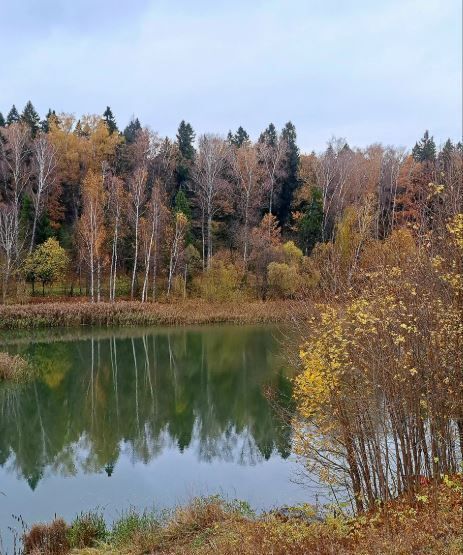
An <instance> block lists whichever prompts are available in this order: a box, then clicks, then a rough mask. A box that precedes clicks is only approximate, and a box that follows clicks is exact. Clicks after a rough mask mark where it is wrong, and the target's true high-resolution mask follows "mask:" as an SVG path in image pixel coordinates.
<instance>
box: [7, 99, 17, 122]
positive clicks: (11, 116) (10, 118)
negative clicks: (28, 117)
mask: <svg viewBox="0 0 463 555" xmlns="http://www.w3.org/2000/svg"><path fill="white" fill-rule="evenodd" d="M19 120H20V117H19V112H18V110H16V106H15V105H14V104H13V106H12V108H11V110H10V111H9V112H8V115H7V116H6V124H7V125H11V124H12V123H17V122H18V121H19Z"/></svg>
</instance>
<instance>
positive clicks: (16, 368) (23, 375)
mask: <svg viewBox="0 0 463 555" xmlns="http://www.w3.org/2000/svg"><path fill="white" fill-rule="evenodd" d="M30 376H31V368H30V365H29V364H28V362H27V360H25V359H24V358H23V357H21V356H19V355H10V354H9V353H2V352H0V382H2V381H12V382H22V381H27V379H28V378H29V377H30Z"/></svg>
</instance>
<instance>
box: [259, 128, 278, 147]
mask: <svg viewBox="0 0 463 555" xmlns="http://www.w3.org/2000/svg"><path fill="white" fill-rule="evenodd" d="M277 140H278V134H277V130H276V127H275V126H274V125H273V123H271V124H270V125H269V126H268V127H267V129H265V131H263V132H262V133H261V134H260V137H259V142H260V143H263V142H266V143H267V144H269V145H270V146H275V145H276V144H277Z"/></svg>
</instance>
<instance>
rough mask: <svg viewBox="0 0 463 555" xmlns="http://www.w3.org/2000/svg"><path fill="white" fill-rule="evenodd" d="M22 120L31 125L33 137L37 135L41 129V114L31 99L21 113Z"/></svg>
mask: <svg viewBox="0 0 463 555" xmlns="http://www.w3.org/2000/svg"><path fill="white" fill-rule="evenodd" d="M21 121H23V122H24V123H25V124H26V125H28V126H29V128H30V130H31V135H32V137H35V136H36V135H37V132H38V131H39V129H40V116H39V114H38V113H37V111H36V110H35V108H34V106H33V104H32V102H31V101H30V100H29V101H28V102H27V104H26V106H25V107H24V110H23V113H22V114H21Z"/></svg>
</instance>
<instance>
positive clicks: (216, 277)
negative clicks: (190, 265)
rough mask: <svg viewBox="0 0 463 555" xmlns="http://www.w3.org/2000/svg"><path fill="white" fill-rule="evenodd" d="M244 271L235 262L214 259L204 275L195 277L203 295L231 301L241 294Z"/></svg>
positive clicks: (209, 298) (197, 286) (210, 298)
mask: <svg viewBox="0 0 463 555" xmlns="http://www.w3.org/2000/svg"><path fill="white" fill-rule="evenodd" d="M241 280H242V271H241V268H239V267H238V266H237V265H235V264H225V263H224V262H222V261H221V260H214V261H213V263H212V266H211V267H210V268H209V269H208V270H206V272H205V273H204V274H203V275H202V276H198V277H197V278H196V279H195V285H196V288H197V289H198V290H199V293H200V295H201V297H203V298H204V299H206V300H208V301H231V300H235V299H237V298H238V297H239V295H240V283H241Z"/></svg>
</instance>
